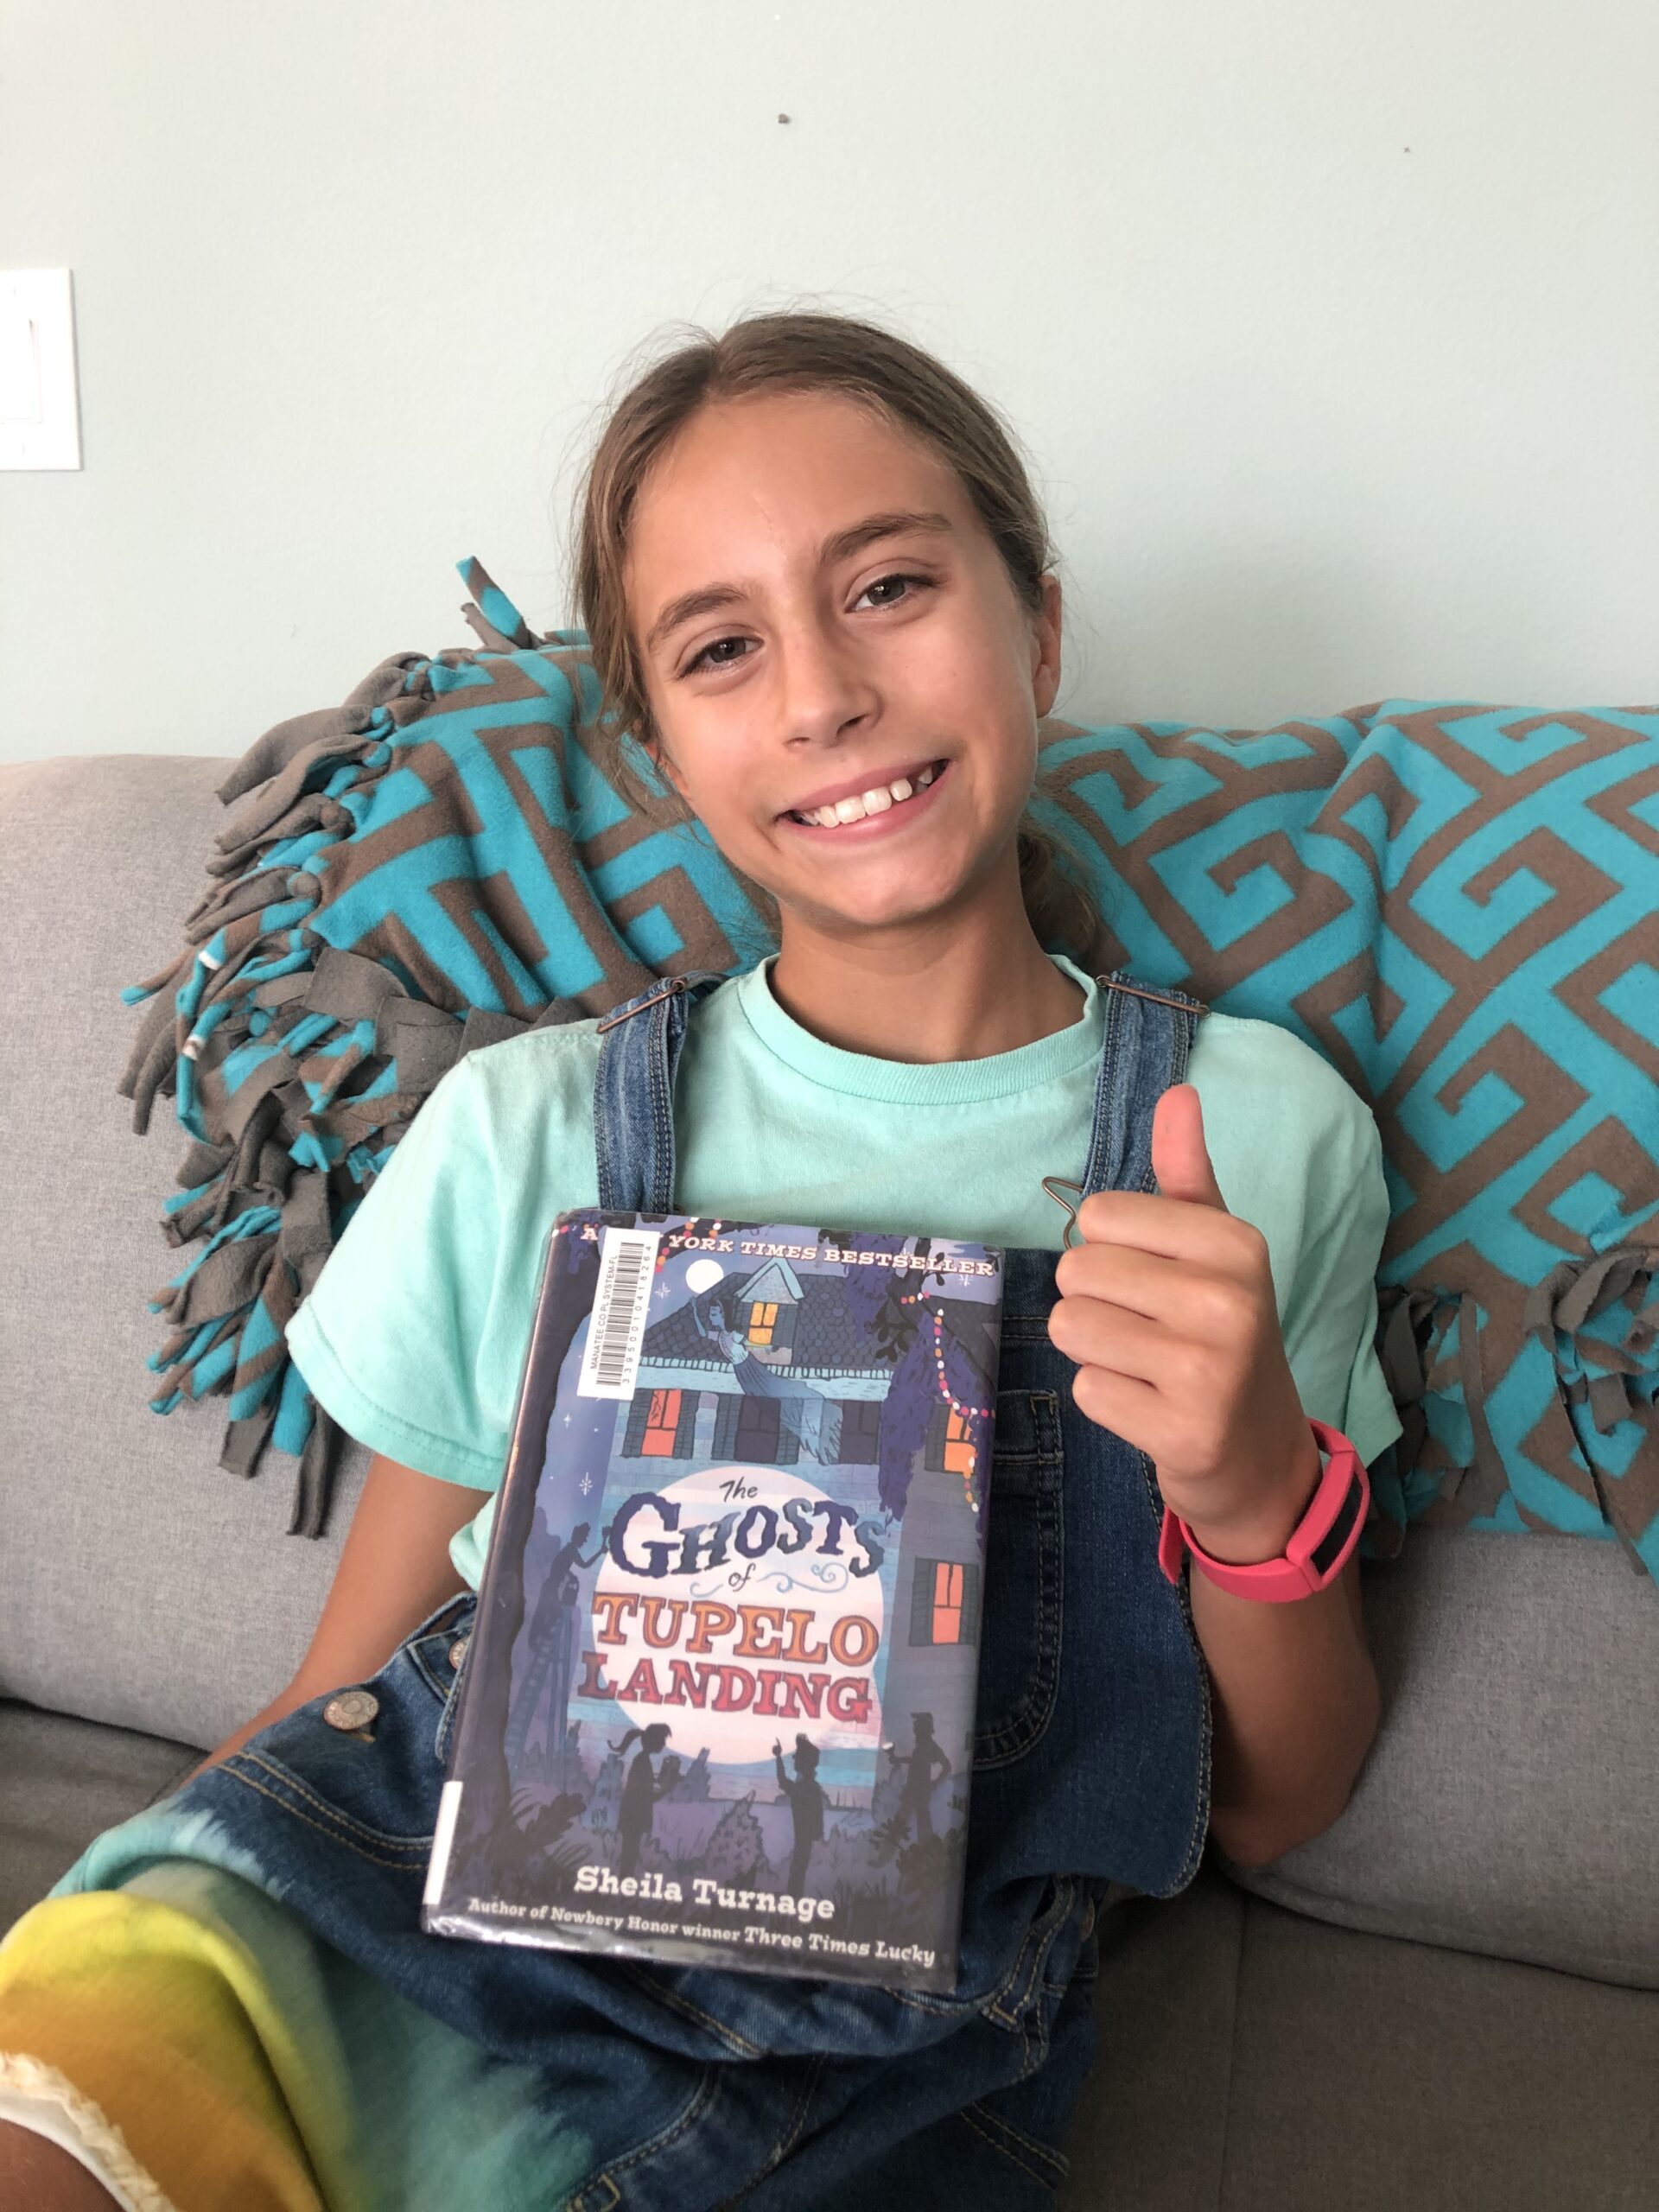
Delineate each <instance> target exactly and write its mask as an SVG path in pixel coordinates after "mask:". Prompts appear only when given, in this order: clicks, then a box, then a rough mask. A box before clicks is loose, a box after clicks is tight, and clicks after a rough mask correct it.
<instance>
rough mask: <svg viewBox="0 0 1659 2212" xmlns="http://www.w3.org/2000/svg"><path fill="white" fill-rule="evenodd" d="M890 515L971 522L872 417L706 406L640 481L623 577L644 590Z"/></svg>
mask: <svg viewBox="0 0 1659 2212" xmlns="http://www.w3.org/2000/svg"><path fill="white" fill-rule="evenodd" d="M901 506H916V507H931V508H934V509H938V510H942V511H943V512H945V513H947V514H950V515H952V516H953V518H954V516H955V515H956V514H957V512H958V511H960V512H961V513H962V516H963V520H964V522H966V521H968V520H969V518H970V516H971V505H970V503H969V500H968V499H967V495H966V493H965V491H964V489H963V486H962V483H961V480H960V479H959V478H958V477H957V474H956V472H955V470H954V469H953V468H951V467H950V465H949V463H948V462H946V461H944V458H943V456H942V455H940V454H938V453H936V452H935V451H934V449H933V448H931V446H930V445H929V444H928V443H927V442H925V440H924V439H923V438H922V437H920V436H919V435H918V434H917V433H914V432H912V431H907V430H905V429H901V428H900V427H899V425H897V424H895V423H893V422H891V421H890V420H888V419H887V417H886V416H883V415H881V414H880V413H879V412H878V411H877V410H874V409H873V408H870V407H868V406H862V405H860V404H858V403H857V402H856V401H854V400H851V399H849V398H848V397H845V395H843V394H842V393H839V392H789V393H769V394H766V395H765V396H764V397H755V398H747V399H739V400H720V401H715V402H714V403H712V404H709V405H708V406H706V407H703V408H702V409H700V410H699V411H698V412H697V413H696V415H694V416H692V417H691V419H690V421H689V422H688V423H684V424H683V425H682V427H681V428H680V429H679V430H677V432H676V433H675V435H674V436H673V437H672V438H671V440H670V442H668V444H667V445H666V446H665V447H664V449H663V450H662V452H661V453H659V454H658V456H657V458H656V460H655V461H654V462H653V463H652V467H651V468H650V469H649V470H648V471H647V473H646V474H645V480H644V481H643V482H642V483H641V485H640V486H639V494H638V497H637V498H636V499H635V502H634V507H633V513H632V518H631V524H630V528H629V533H628V536H629V554H630V567H631V569H632V570H633V571H634V573H635V575H637V576H638V577H639V579H640V581H641V582H644V581H645V579H646V578H647V576H649V578H650V579H651V580H652V582H656V581H657V580H658V576H659V575H660V574H661V573H662V572H663V571H664V569H665V568H666V567H668V566H672V567H674V568H675V569H679V568H680V567H681V566H682V565H683V564H684V563H692V564H696V563H698V562H706V561H708V560H709V559H717V558H718V557H719V556H721V553H722V552H726V553H728V556H729V557H737V556H739V555H741V553H742V552H743V551H744V550H745V549H746V548H747V549H751V550H754V551H761V550H772V551H773V552H774V553H775V552H776V551H777V550H780V549H781V548H782V547H783V546H784V545H785V544H791V545H793V544H794V543H796V541H797V540H798V541H799V542H800V543H803V544H816V543H818V542H819V541H820V540H821V539H822V538H823V537H826V536H828V535H829V533H831V532H832V531H835V530H836V529H839V528H844V527H845V526H847V524H849V523H851V522H854V521H856V520H858V519H859V518H861V516H863V515H865V514H867V513H870V512H874V511H876V510H877V509H880V508H897V507H901ZM692 581H701V579H693V580H692Z"/></svg>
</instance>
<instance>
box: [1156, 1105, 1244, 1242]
mask: <svg viewBox="0 0 1659 2212" xmlns="http://www.w3.org/2000/svg"><path fill="white" fill-rule="evenodd" d="M1152 1172H1153V1174H1154V1176H1155V1177H1156V1179H1157V1183H1158V1188H1159V1191H1160V1193H1161V1195H1162V1196H1163V1197H1165V1198H1185V1199H1186V1200H1187V1201H1188V1202H1189V1204H1191V1205H1199V1206H1214V1207H1215V1208H1216V1210H1217V1211H1218V1212H1220V1213H1225V1212H1227V1211H1228V1205H1227V1201H1226V1199H1225V1198H1223V1197H1222V1195H1221V1186H1220V1185H1219V1184H1218V1183H1217V1181H1216V1171H1215V1169H1214V1168H1213V1167H1212V1166H1211V1164H1210V1150H1209V1147H1208V1146H1207V1145H1206V1144H1205V1141H1204V1108H1203V1105H1202V1104H1201V1103H1200V1102H1199V1098H1198V1092H1197V1090H1195V1089H1194V1088H1193V1086H1192V1084H1190V1083H1178V1084H1175V1086H1174V1087H1173V1090H1166V1091H1165V1093H1164V1095H1163V1096H1162V1097H1161V1098H1160V1100H1159V1101H1158V1103H1157V1106H1156V1107H1155V1108H1154V1111H1153V1116H1152Z"/></svg>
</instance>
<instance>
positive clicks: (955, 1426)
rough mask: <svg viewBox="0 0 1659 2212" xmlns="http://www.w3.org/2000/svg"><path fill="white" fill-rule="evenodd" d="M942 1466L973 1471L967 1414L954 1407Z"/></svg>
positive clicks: (971, 1435)
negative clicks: (960, 1412)
mask: <svg viewBox="0 0 1659 2212" xmlns="http://www.w3.org/2000/svg"><path fill="white" fill-rule="evenodd" d="M944 1464H945V1465H946V1467H947V1468H948V1469H949V1470H950V1472H951V1473H952V1474H953V1475H971V1474H972V1473H973V1471H974V1432H973V1429H972V1427H971V1426H970V1425H969V1420H968V1416H967V1414H959V1413H958V1412H957V1409H956V1408H955V1407H954V1406H952V1407H951V1408H950V1417H949V1419H948V1420H947V1421H946V1422H945V1425H944ZM952 1640H953V1641H954V1639H952Z"/></svg>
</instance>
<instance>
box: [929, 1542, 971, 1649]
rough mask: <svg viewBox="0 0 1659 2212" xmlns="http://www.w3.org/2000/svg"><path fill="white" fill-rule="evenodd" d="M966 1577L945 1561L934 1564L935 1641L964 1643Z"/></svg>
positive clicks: (957, 1568)
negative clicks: (963, 1608) (964, 1590)
mask: <svg viewBox="0 0 1659 2212" xmlns="http://www.w3.org/2000/svg"><path fill="white" fill-rule="evenodd" d="M964 1580H965V1578H964V1576H963V1570H962V1568H961V1567H957V1566H955V1565H952V1564H951V1563H950V1562H949V1561H948V1560H935V1561H934V1564H933V1641H934V1643H961V1642H962V1593H963V1582H964Z"/></svg>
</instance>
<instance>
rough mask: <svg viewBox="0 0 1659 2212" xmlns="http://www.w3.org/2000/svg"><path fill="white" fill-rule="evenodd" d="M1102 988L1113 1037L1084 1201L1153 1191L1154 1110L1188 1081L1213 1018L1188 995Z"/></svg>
mask: <svg viewBox="0 0 1659 2212" xmlns="http://www.w3.org/2000/svg"><path fill="white" fill-rule="evenodd" d="M1095 981H1096V983H1097V984H1098V985H1099V987H1100V989H1101V991H1102V993H1103V995H1104V997H1105V1001H1106V1036H1105V1042H1104V1044H1103V1046H1102V1049H1101V1055H1100V1079H1099V1081H1098V1083H1097V1084H1096V1086H1095V1126H1094V1131H1093V1134H1092V1135H1091V1136H1090V1142H1089V1165H1088V1166H1087V1167H1086V1168H1085V1169H1084V1178H1083V1192H1082V1196H1083V1198H1087V1197H1088V1196H1089V1195H1090V1192H1095V1191H1150V1190H1152V1189H1153V1188H1154V1181H1153V1173H1152V1110H1153V1108H1154V1106H1156V1104H1157V1103H1158V1101H1159V1100H1160V1098H1161V1097H1162V1096H1163V1095H1164V1093H1165V1091H1166V1090H1169V1089H1170V1088H1171V1087H1172V1086H1173V1084H1178V1083H1182V1082H1184V1081H1185V1077H1186V1063H1187V1056H1188V1054H1189V1053H1190V1052H1191V1051H1192V1038H1193V1033H1194V1032H1195V1030H1196V1029H1197V1027H1198V1020H1199V1018H1200V1016H1202V1015H1203V1014H1206V1013H1207V1012H1208V1011H1209V1009H1208V1007H1205V1006H1203V1005H1202V1004H1200V1002H1199V1001H1198V1000H1197V999H1192V998H1188V997H1187V995H1186V994H1185V992H1184V991H1154V990H1149V989H1148V988H1147V986H1146V985H1145V984H1144V983H1136V982H1131V981H1130V980H1129V978H1128V977H1127V976H1124V975H1122V973H1118V974H1116V975H1111V976H1096V978H1095ZM1079 1203H1081V1200H1079Z"/></svg>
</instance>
